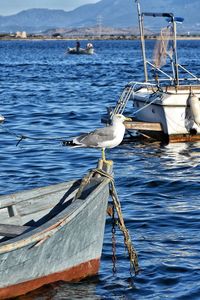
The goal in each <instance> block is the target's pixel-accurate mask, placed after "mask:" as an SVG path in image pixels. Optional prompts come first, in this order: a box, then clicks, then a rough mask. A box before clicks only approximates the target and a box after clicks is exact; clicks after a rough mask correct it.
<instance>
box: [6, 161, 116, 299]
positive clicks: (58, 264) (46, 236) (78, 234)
mask: <svg viewBox="0 0 200 300" xmlns="http://www.w3.org/2000/svg"><path fill="white" fill-rule="evenodd" d="M100 163H101V164H100V166H101V168H102V161H100ZM106 167H107V170H106V171H109V172H111V165H108V166H106ZM103 168H105V166H103ZM86 178H89V177H86ZM86 178H85V179H84V180H83V181H82V183H81V180H74V181H70V182H64V183H60V184H56V185H51V186H47V187H42V188H36V189H33V190H29V191H24V192H18V193H16V194H12V195H6V196H1V197H0V223H1V224H0V235H1V240H0V299H7V298H10V297H14V296H18V295H22V294H25V293H27V292H29V291H31V290H34V289H36V288H38V287H41V286H43V285H45V284H48V283H51V282H55V281H59V280H63V281H78V280H80V279H82V278H85V277H87V276H91V275H95V274H96V273H97V272H98V269H99V263H100V257H101V252H102V244H103V236H104V227H105V218H106V209H107V202H108V197H109V182H110V179H108V178H106V177H104V176H101V175H99V174H98V175H93V177H92V178H90V180H86ZM84 182H85V185H83V183H84ZM77 191H78V194H77Z"/></svg>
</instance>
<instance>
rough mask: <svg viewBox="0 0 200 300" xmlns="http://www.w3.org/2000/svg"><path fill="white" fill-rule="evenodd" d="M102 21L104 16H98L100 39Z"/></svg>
mask: <svg viewBox="0 0 200 300" xmlns="http://www.w3.org/2000/svg"><path fill="white" fill-rule="evenodd" d="M102 20H103V17H102V15H98V16H97V26H98V29H99V37H101V35H102Z"/></svg>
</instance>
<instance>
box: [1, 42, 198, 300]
mask: <svg viewBox="0 0 200 300" xmlns="http://www.w3.org/2000/svg"><path fill="white" fill-rule="evenodd" d="M85 43H86V42H82V46H84V44H85ZM73 44H74V43H73V42H68V41H1V42H0V70H1V77H0V114H2V115H4V116H5V118H6V122H5V125H4V126H5V128H6V129H7V130H10V131H12V133H13V135H10V134H9V133H8V132H5V130H4V129H3V128H1V127H0V162H1V172H0V176H1V181H0V194H2V195H3V194H8V193H11V192H16V191H21V190H24V189H30V188H33V187H37V186H45V185H48V184H54V183H58V182H62V181H66V180H69V179H72V178H80V177H81V176H82V175H84V174H85V173H86V172H87V170H88V169H91V168H93V167H95V166H96V163H97V160H98V158H99V157H100V155H101V153H100V151H99V150H96V149H78V148H76V149H71V148H66V147H63V146H62V145H61V143H59V142H58V141H48V140H46V141H41V140H29V139H27V140H24V141H22V142H21V143H20V144H19V145H18V146H17V147H16V137H15V135H21V134H23V135H27V136H31V137H35V138H38V137H65V138H70V137H73V136H75V135H78V134H80V133H83V132H87V131H90V130H92V129H94V128H96V127H101V126H102V124H101V116H102V114H104V113H105V112H106V107H107V106H112V105H114V104H115V102H116V100H117V98H118V96H119V94H120V92H121V91H122V89H123V87H124V85H125V84H126V83H128V82H129V81H131V80H141V79H142V77H143V73H142V63H141V54H140V45H139V42H138V41H94V46H95V51H96V54H95V55H93V56H81V55H80V56H76V55H67V54H66V53H65V52H66V49H67V47H68V46H73ZM147 47H148V49H151V50H152V42H151V41H149V42H148V43H147ZM178 47H179V49H180V51H179V57H180V63H181V64H183V65H185V66H186V65H187V67H188V68H189V69H190V70H191V71H194V73H196V74H198V75H200V71H199V67H200V61H199V57H200V41H179V42H178ZM131 110H132V104H131V103H130V104H129V107H128V108H127V114H129V113H128V112H131ZM107 157H108V158H109V159H112V160H113V161H114V172H115V184H116V188H117V191H118V194H119V197H120V200H121V205H122V210H123V215H124V219H125V222H126V225H127V228H128V229H129V232H130V234H131V237H132V240H133V242H134V246H135V248H136V250H137V252H138V256H139V264H140V269H141V271H140V273H139V274H138V275H137V276H136V277H134V276H133V277H132V276H131V275H130V273H129V261H128V260H127V253H126V251H125V250H124V246H123V237H122V235H121V234H120V232H119V231H117V257H118V259H117V272H116V274H115V275H113V274H112V243H111V230H112V228H111V221H110V219H109V217H108V219H107V223H106V228H105V239H104V245H103V253H102V260H101V268H100V272H99V275H98V276H96V277H94V278H92V279H89V280H86V281H84V282H81V283H78V284H66V283H56V284H52V285H49V286H47V287H44V288H41V289H39V290H38V291H36V292H33V293H31V294H28V295H26V296H22V297H19V298H18V299H21V300H22V299H42V300H43V299H53V300H61V299H90V300H97V299H98V300H99V299H117V300H118V299H155V300H157V299H179V300H183V299H200V266H199V262H200V250H199V249H200V233H199V220H200V205H199V204H200V198H199V192H200V186H199V183H200V172H199V171H200V166H199V163H200V143H177V144H169V145H160V144H159V143H150V144H146V143H131V144H123V145H121V146H119V147H117V148H114V149H112V150H110V151H107Z"/></svg>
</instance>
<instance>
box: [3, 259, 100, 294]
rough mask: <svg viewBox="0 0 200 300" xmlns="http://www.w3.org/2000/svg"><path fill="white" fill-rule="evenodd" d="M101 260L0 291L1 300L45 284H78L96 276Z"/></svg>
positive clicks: (94, 260)
mask: <svg viewBox="0 0 200 300" xmlns="http://www.w3.org/2000/svg"><path fill="white" fill-rule="evenodd" d="M99 265H100V260H99V259H93V260H90V261H88V262H86V263H82V264H80V265H78V266H76V267H73V268H70V269H67V270H65V271H62V272H58V273H54V274H50V275H47V276H44V277H41V278H37V279H33V280H30V281H27V282H23V283H19V284H16V285H12V286H9V287H5V288H1V289H0V299H8V298H11V297H16V296H20V295H24V294H26V293H28V292H30V291H33V290H35V289H37V288H39V287H41V286H43V285H45V284H49V283H52V282H56V281H67V282H70V281H71V282H72V281H74V282H76V281H80V280H81V279H83V278H86V277H88V276H92V275H96V274H97V273H98V270H99Z"/></svg>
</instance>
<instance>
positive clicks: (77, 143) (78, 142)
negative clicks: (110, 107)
mask: <svg viewBox="0 0 200 300" xmlns="http://www.w3.org/2000/svg"><path fill="white" fill-rule="evenodd" d="M130 120H131V119H130V118H127V117H125V116H123V115H121V114H116V115H114V116H113V118H112V124H111V125H110V126H107V127H103V128H98V129H95V130H94V131H91V132H89V133H84V134H81V135H80V136H78V137H75V138H73V140H71V141H63V146H73V147H87V148H101V149H102V159H103V161H106V157H105V149H106V148H114V147H116V146H118V145H119V144H120V143H121V142H122V140H123V138H124V134H125V125H124V121H130Z"/></svg>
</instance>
